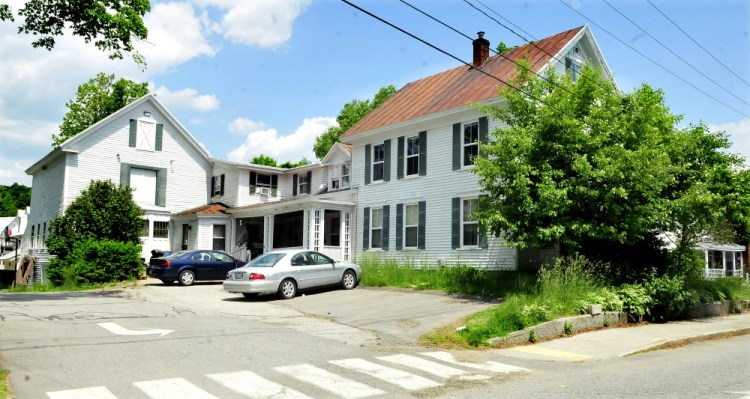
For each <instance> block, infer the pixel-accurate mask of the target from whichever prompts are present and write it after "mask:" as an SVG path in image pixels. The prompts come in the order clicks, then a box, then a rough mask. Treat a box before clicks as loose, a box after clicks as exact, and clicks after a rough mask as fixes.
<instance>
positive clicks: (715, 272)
mask: <svg viewBox="0 0 750 399" xmlns="http://www.w3.org/2000/svg"><path fill="white" fill-rule="evenodd" d="M726 276H734V277H742V270H730V271H728V272H727V271H725V270H724V269H706V278H707V279H709V280H713V279H717V278H720V277H726Z"/></svg>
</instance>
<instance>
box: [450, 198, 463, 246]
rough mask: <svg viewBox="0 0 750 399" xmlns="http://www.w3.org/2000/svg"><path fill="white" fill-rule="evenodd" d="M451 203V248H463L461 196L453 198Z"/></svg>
mask: <svg viewBox="0 0 750 399" xmlns="http://www.w3.org/2000/svg"><path fill="white" fill-rule="evenodd" d="M451 201H452V204H451V215H452V218H451V248H453V249H458V248H461V198H458V197H456V198H453V199H452V200H451Z"/></svg>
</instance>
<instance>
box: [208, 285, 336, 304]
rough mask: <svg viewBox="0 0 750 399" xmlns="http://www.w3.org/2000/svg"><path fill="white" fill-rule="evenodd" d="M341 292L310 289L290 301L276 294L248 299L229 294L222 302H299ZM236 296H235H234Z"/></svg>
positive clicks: (332, 289) (327, 288)
mask: <svg viewBox="0 0 750 399" xmlns="http://www.w3.org/2000/svg"><path fill="white" fill-rule="evenodd" d="M338 290H341V288H340V287H336V286H334V287H318V288H310V289H307V290H304V291H300V292H299V293H297V296H295V297H294V298H292V299H281V298H279V297H278V296H277V295H276V294H266V295H256V296H253V297H250V298H247V297H244V296H242V295H241V294H231V295H232V297H229V298H224V299H222V301H229V302H273V301H294V300H299V299H301V298H304V297H305V296H307V295H320V294H325V293H327V292H331V291H338ZM235 295H236V296H235Z"/></svg>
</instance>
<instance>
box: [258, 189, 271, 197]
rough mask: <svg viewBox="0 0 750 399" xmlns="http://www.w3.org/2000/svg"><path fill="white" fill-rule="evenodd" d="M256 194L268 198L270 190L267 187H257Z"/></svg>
mask: <svg viewBox="0 0 750 399" xmlns="http://www.w3.org/2000/svg"><path fill="white" fill-rule="evenodd" d="M258 194H260V195H262V196H265V197H268V196H269V195H271V189H270V188H268V187H259V188H258Z"/></svg>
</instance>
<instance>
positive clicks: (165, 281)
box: [161, 280, 174, 285]
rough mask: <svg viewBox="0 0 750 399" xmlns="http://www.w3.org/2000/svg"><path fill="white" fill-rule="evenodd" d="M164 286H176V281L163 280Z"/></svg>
mask: <svg viewBox="0 0 750 399" xmlns="http://www.w3.org/2000/svg"><path fill="white" fill-rule="evenodd" d="M161 282H162V283H163V284H164V285H172V284H174V280H162V281H161Z"/></svg>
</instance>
